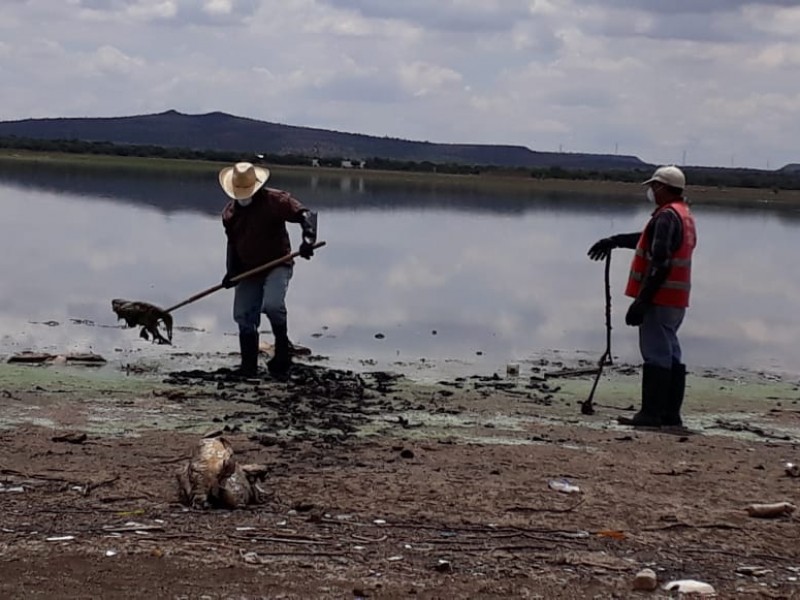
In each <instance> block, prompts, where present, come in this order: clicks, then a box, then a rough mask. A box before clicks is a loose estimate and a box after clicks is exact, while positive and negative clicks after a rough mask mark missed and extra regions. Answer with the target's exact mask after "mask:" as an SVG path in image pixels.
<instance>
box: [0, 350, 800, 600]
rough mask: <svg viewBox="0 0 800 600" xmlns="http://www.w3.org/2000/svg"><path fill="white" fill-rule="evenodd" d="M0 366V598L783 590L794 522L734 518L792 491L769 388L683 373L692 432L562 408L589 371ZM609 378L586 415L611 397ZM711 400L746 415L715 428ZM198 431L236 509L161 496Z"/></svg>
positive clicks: (792, 430)
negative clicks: (441, 373) (101, 371)
mask: <svg viewBox="0 0 800 600" xmlns="http://www.w3.org/2000/svg"><path fill="white" fill-rule="evenodd" d="M14 368H15V369H23V368H24V369H29V370H30V372H31V373H33V374H34V375H35V376H38V377H46V376H47V369H49V367H47V368H41V367H16V366H15V367H14ZM73 369H74V368H73ZM92 372H93V373H96V371H92ZM18 373H19V371H14V372H13V375H14V377H20V376H19V375H18ZM34 375H30V377H33V376H34ZM14 377H10V376H9V377H2V378H0V384H1V385H2V386H3V388H4V390H3V391H4V394H3V397H4V399H3V402H4V410H3V417H2V418H3V421H2V422H3V425H4V427H5V428H4V429H2V430H0V503H1V505H2V508H3V510H2V512H0V556H2V562H0V597H9V598H10V597H14V598H21V597H25V598H29V597H30V598H51V597H58V598H88V597H96V598H198V597H208V598H237V599H238V598H396V597H415V598H628V597H641V596H638V595H635V594H637V593H635V592H633V591H632V586H633V582H634V579H635V578H636V575H637V573H639V572H640V571H642V570H643V569H645V568H650V569H652V570H653V572H654V573H655V574H656V576H657V578H658V582H659V585H663V584H665V583H666V582H668V581H673V580H682V579H694V580H698V581H702V582H707V583H709V584H711V585H712V586H713V587H714V588H715V590H716V592H717V594H718V596H719V597H722V598H733V597H736V598H793V597H800V584H798V579H800V547H798V543H797V539H798V538H797V534H798V526H797V520H796V519H797V517H796V515H794V514H792V513H791V512H789V513H787V514H785V515H783V516H778V517H775V518H771V519H762V518H754V517H752V516H750V515H749V514H748V511H747V507H748V506H750V505H752V504H758V503H777V502H794V503H795V504H796V502H797V497H798V492H800V488H798V482H799V481H800V479H798V478H794V477H790V476H788V475H787V473H786V467H785V465H786V463H787V461H791V460H793V461H794V462H797V459H798V456H797V455H798V453H800V450H799V449H798V439H800V438H799V437H798V430H800V418H798V414H800V413H798V410H797V408H798V407H797V406H796V402H797V400H798V392H797V388H796V386H795V385H794V384H791V383H786V384H785V385H784V384H783V383H781V384H773V383H770V384H765V383H763V382H758V381H755V382H750V383H747V384H744V383H737V385H736V386H731V388H730V390H729V391H721V390H719V388H720V387H725V385H727V381H725V380H723V379H720V378H716V379H713V380H712V379H708V380H707V379H706V378H705V377H701V376H697V377H694V378H692V379H691V380H690V390H691V392H692V393H694V396H690V395H688V394H687V415H688V421H689V424H690V426H693V428H695V429H696V430H698V429H699V430H702V433H703V434H702V435H693V436H686V437H678V436H674V435H668V434H665V433H660V432H640V431H635V430H630V429H623V428H620V427H618V426H616V425H615V424H614V421H613V418H612V417H614V416H616V415H615V414H608V411H607V410H604V409H600V410H598V414H597V415H593V416H592V417H581V416H580V414H579V406H580V402H581V401H582V400H583V398H584V397H585V393H586V392H587V391H588V389H589V386H590V385H591V379H592V377H591V375H585V376H580V377H577V378H574V379H570V380H560V381H559V383H558V385H552V384H546V382H538V381H536V382H534V381H532V380H531V381H529V380H527V379H524V378H521V380H520V381H519V382H518V383H517V385H507V384H508V383H509V381H507V380H502V379H500V378H473V379H470V378H466V379H458V380H452V381H449V380H443V381H441V382H439V383H437V384H420V383H414V382H411V381H409V380H407V379H405V378H403V377H399V376H397V375H394V374H391V373H383V372H375V373H363V374H356V373H352V372H346V371H337V370H333V369H326V368H323V367H318V366H308V365H298V366H297V367H296V368H295V370H294V372H293V375H292V377H291V378H290V380H289V381H288V382H286V383H277V382H273V381H270V380H269V379H268V378H264V379H260V378H257V379H241V378H236V377H233V376H232V375H231V372H230V371H227V370H218V371H176V372H173V373H170V374H169V376H167V377H166V378H165V379H164V378H161V379H160V380H157V379H154V378H148V377H144V376H141V377H139V376H136V377H128V378H125V385H126V386H127V387H125V386H123V385H122V384H120V385H119V386H117V387H113V386H112V385H111V384H108V386H107V387H104V385H100V386H99V387H96V388H94V389H92V388H89V387H87V386H83V387H80V386H78V385H77V384H75V385H74V386H73V387H70V386H72V385H73V384H71V383H70V381H72V380H70V379H69V378H66V377H63V376H60V378H57V377H55V376H52V378H51V379H47V380H39V381H38V383H34V384H32V381H31V380H30V379H27V380H25V381H20V382H19V384H15V383H14ZM612 377H614V375H612ZM626 377H628V376H619V377H618V378H617V379H612V380H610V381H609V382H608V384H607V385H605V386H601V394H600V400H601V403H600V404H599V405H598V406H601V407H602V406H607V405H612V404H614V405H619V406H625V407H627V406H628V405H630V404H631V403H632V400H633V394H634V391H635V389H636V385H635V384H636V381H635V380H636V377H635V376H630V377H629V379H630V381H629V380H628V379H626ZM493 382H494V384H497V385H494V384H493ZM721 383H722V384H723V385H722V386H720V384H721ZM545 384H546V385H545ZM767 385H769V387H768V388H767ZM626 386H627V387H626ZM759 386H761V387H759ZM37 388H38V389H37ZM710 389H713V390H715V392H714V393H713V394H711V393H709V395H708V396H707V397H706V396H705V395H703V394H705V393H706V392H704V391H703V390H710ZM620 390H623V391H620ZM625 390H627V391H625ZM715 394H716V395H715ZM621 396H624V398H623V397H621ZM701 396H702V397H703V398H706V400H707V403H706V404H702V403H701V401H700V400H695V398H700V397H701ZM768 396H769V398H772V399H769V400H768V399H767V397H768ZM720 399H721V400H724V403H725V405H726V406H728V411H729V412H734V411H735V412H736V415H735V419H734V418H733V417H731V419H730V422H747V423H749V424H750V425H752V427H750V428H749V429H750V430H747V429H746V428H743V429H745V430H743V431H732V430H731V429H735V428H728V429H723V428H719V427H717V428H714V425H715V424H716V423H717V422H718V419H719V418H720V415H719V412H718V411H719V408H718V405H717V404H716V402H717V400H720ZM706 400H703V402H706ZM742 407H745V408H747V409H748V410H749V411H750V412H749V414H750V415H751V418H750V419H749V420H746V418H745V411H744V409H743V408H742ZM604 412H605V413H606V414H603V413H604ZM755 421H757V422H758V424H756V423H754V422H755ZM726 422H728V421H726ZM705 424H707V427H706V426H705ZM756 427H759V428H762V429H764V430H769V431H775V432H780V435H777V434H776V435H775V436H772V437H767V438H765V437H762V436H759V435H758V434H757V432H756V433H753V430H754V428H756ZM215 429H216V430H218V431H221V432H224V437H225V439H226V440H227V442H228V443H229V444H230V450H231V451H232V452H234V453H235V455H236V457H237V460H238V461H241V464H243V465H244V464H248V463H252V464H258V465H262V466H263V467H264V468H265V470H266V475H265V476H264V477H263V481H259V486H260V488H261V491H263V493H264V498H263V499H261V501H260V502H259V503H258V504H254V505H248V506H247V507H246V508H242V509H238V510H225V509H210V508H209V509H205V508H188V507H186V506H184V505H183V504H181V503H180V502H179V495H178V493H177V489H176V481H175V473H176V470H178V469H179V468H180V467H181V465H183V464H185V463H186V462H187V461H189V459H190V457H191V456H192V453H193V452H194V451H195V449H196V448H197V445H198V442H199V440H200V439H201V438H202V436H203V435H204V434H206V433H208V432H210V431H212V430H215ZM68 432H71V433H68ZM787 432H788V433H787ZM784 433H786V435H787V436H788V438H789V439H784V435H783V434H784ZM553 480H566V481H568V482H570V483H571V484H573V486H572V487H577V488H579V492H577V493H563V492H559V491H556V489H557V486H553V488H556V489H553V488H551V487H550V486H549V485H548V483H549V482H551V481H553ZM565 489H566V488H565ZM570 489H571V488H570ZM659 593H660V594H662V595H666V592H655V593H654V595H653V597H656V596H657V595H658V594H659Z"/></svg>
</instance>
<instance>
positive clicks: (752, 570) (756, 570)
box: [736, 566, 772, 577]
mask: <svg viewBox="0 0 800 600" xmlns="http://www.w3.org/2000/svg"><path fill="white" fill-rule="evenodd" d="M736 572H737V573H738V574H739V575H750V576H751V577H763V576H764V575H769V574H770V573H772V569H765V568H764V567H748V566H742V567H739V568H738V569H736Z"/></svg>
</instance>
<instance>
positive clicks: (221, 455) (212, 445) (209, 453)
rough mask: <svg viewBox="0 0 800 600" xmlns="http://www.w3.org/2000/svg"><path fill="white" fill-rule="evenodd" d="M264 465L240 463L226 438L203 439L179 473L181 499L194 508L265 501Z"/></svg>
mask: <svg viewBox="0 0 800 600" xmlns="http://www.w3.org/2000/svg"><path fill="white" fill-rule="evenodd" d="M266 472H267V469H266V467H265V466H263V465H240V464H239V463H238V462H236V458H235V457H234V456H233V448H232V446H231V444H230V442H229V441H228V440H227V439H225V438H224V437H207V438H203V439H202V440H200V442H199V444H198V445H197V447H196V448H195V450H194V453H193V455H192V458H191V460H190V461H189V463H188V464H186V465H185V466H184V467H182V468H181V469H180V470H179V471H178V473H177V474H176V476H177V480H178V498H179V500H180V502H181V503H182V504H185V505H187V506H191V507H193V508H227V509H236V508H242V507H244V506H247V505H248V504H259V503H261V502H263V500H264V497H265V492H264V490H263V489H261V487H259V485H258V483H257V480H261V481H263V479H264V477H265V475H266Z"/></svg>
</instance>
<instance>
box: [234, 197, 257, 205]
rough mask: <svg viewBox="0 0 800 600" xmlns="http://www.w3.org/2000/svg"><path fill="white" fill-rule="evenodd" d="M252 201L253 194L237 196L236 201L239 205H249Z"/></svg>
mask: <svg viewBox="0 0 800 600" xmlns="http://www.w3.org/2000/svg"><path fill="white" fill-rule="evenodd" d="M252 201H253V197H252V196H251V197H250V198H237V199H236V203H237V204H238V205H239V206H247V205H248V204H250V203H251V202H252Z"/></svg>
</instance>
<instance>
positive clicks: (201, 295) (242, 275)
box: [164, 242, 326, 313]
mask: <svg viewBox="0 0 800 600" xmlns="http://www.w3.org/2000/svg"><path fill="white" fill-rule="evenodd" d="M325 244H326V242H317V243H316V244H314V245H313V246H311V247H312V248H314V249H315V250H316V249H317V248H322V247H323V246H324V245H325ZM298 256H300V253H299V252H292V253H291V254H287V255H286V256H282V257H280V258H276V259H275V260H271V261H269V262H268V263H265V264H263V265H261V266H260V267H255V268H254V269H250V270H249V271H245V272H244V273H240V274H239V275H237V276H236V277H231V281H232V282H234V283H238V282H239V281H241V280H242V279H247V278H248V277H252V276H253V275H258V274H259V273H263V272H264V271H266V270H268V269H271V268H272V267H277V266H278V265H280V264H283V263H285V262H288V261H290V260H292V259H293V258H297V257H298ZM223 288H224V286H223V285H222V284H221V283H218V284H217V285H215V286H212V287H210V288H208V289H207V290H203V291H202V292H198V293H196V294H195V295H194V296H191V297H189V298H187V299H186V300H184V301H183V302H178V304H176V305H175V306H170V307H169V308H167V309H166V310H164V312H167V313H171V312H172V311H174V310H177V309H179V308H181V307H183V306H186V305H187V304H191V303H192V302H195V301H197V300H200V298H205V297H206V296H208V295H209V294H213V293H214V292H217V291H219V290H221V289H223Z"/></svg>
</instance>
